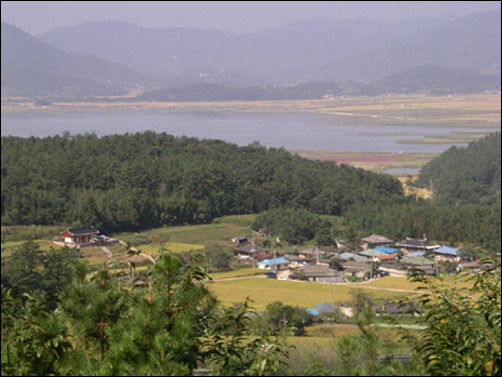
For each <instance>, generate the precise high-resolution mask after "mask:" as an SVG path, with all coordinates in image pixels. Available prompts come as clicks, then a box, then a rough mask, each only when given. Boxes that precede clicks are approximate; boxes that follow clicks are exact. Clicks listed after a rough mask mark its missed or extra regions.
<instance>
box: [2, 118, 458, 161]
mask: <svg viewBox="0 0 502 377" xmlns="http://www.w3.org/2000/svg"><path fill="white" fill-rule="evenodd" d="M1 120H2V127H1V135H2V136H8V135H12V136H19V137H30V136H35V137H46V136H55V135H62V134H63V132H65V131H69V132H70V134H72V135H76V134H84V133H92V132H94V133H96V135H97V136H104V135H110V134H124V133H127V132H128V133H136V132H144V131H147V130H150V131H154V132H157V133H161V132H165V133H167V134H170V135H174V136H189V137H196V138H198V139H220V140H224V141H226V142H229V143H234V144H237V145H239V146H245V145H248V144H250V143H253V142H254V141H258V142H259V143H260V144H261V145H264V146H266V147H276V148H279V147H284V148H285V149H306V150H332V151H367V152H390V153H416V152H427V153H441V152H443V151H445V150H446V149H448V148H449V147H450V146H451V145H453V144H398V143H396V141H399V140H410V139H414V140H416V139H422V138H423V137H424V136H425V135H431V134H441V135H444V134H446V135H447V134H450V133H451V132H452V131H455V130H458V129H455V128H452V127H438V126H434V125H431V124H423V125H368V124H347V122H346V120H345V119H343V118H340V117H337V116H331V115H320V114H306V113H300V114H256V113H253V114H206V113H159V112H137V113H136V112H132V113H126V112H122V113H120V112H118V113H112V114H101V113H99V114H82V115H43V116H31V115H5V116H4V115H2V118H1ZM462 130H467V129H466V128H463V129H462ZM455 145H459V146H465V145H466V144H455Z"/></svg>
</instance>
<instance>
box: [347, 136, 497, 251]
mask: <svg viewBox="0 0 502 377" xmlns="http://www.w3.org/2000/svg"><path fill="white" fill-rule="evenodd" d="M500 141H501V139H500V133H495V134H493V135H489V136H486V137H485V138H483V139H481V140H478V141H475V142H472V143H470V144H469V145H468V146H467V147H463V148H458V147H454V146H453V147H451V148H450V149H448V150H447V151H445V152H443V153H442V154H441V155H439V156H438V157H436V158H435V159H433V160H432V161H430V162H429V163H427V164H426V165H424V166H423V167H422V170H421V172H420V175H419V184H422V185H424V186H426V187H430V186H432V189H433V191H434V196H433V198H432V201H424V200H417V201H416V202H408V203H406V204H405V205H402V204H395V205H390V206H388V205H385V206H381V205H380V204H378V203H370V204H369V205H365V206H353V207H352V208H351V209H350V211H349V212H348V213H347V214H346V219H347V221H348V222H350V223H351V224H352V226H354V227H355V228H356V229H359V230H360V231H362V232H373V233H378V234H385V235H386V236H387V237H390V238H392V239H398V238H404V236H405V235H406V236H410V237H416V238H420V237H421V236H422V235H423V234H426V235H427V238H429V239H431V240H436V241H442V242H445V243H449V244H451V245H463V246H466V247H468V246H474V247H481V248H484V249H485V250H488V251H490V252H492V253H493V254H495V253H499V252H500V247H501V226H502V224H501V197H500V170H501V166H500V163H501V161H500V154H501V152H500V147H501V142H500Z"/></svg>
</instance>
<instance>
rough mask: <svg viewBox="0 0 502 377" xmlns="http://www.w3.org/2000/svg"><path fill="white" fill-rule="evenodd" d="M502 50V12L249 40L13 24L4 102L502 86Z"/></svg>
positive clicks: (305, 29)
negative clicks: (40, 29) (136, 93)
mask: <svg viewBox="0 0 502 377" xmlns="http://www.w3.org/2000/svg"><path fill="white" fill-rule="evenodd" d="M500 46H501V20H500V12H498V11H490V12H484V13H477V14H473V15H470V16H467V17H464V18H461V19H458V20H454V21H445V20H441V19H435V18H416V19H412V20H407V21H404V22H401V23H398V24H385V23H379V22H375V21H371V20H368V19H355V20H350V21H335V20H331V19H328V18H322V19H317V20H310V21H304V22H298V23H294V24H290V25H287V26H284V27H279V28H272V29H267V30H264V31H261V32H256V33H249V34H234V33H230V32H222V31H217V30H199V29H194V28H163V29H152V28H145V27H140V26H136V25H132V24H128V23H124V22H117V21H109V22H98V23H84V24H80V25H77V26H74V27H65V28H56V29H53V30H50V31H49V32H47V33H45V34H42V35H39V36H37V37H36V38H35V37H33V36H31V35H29V34H27V33H25V32H23V31H22V30H20V29H18V28H16V27H14V26H11V25H8V24H4V23H2V95H4V96H5V95H10V96H14V95H25V96H51V95H52V96H76V97H82V96H98V95H114V94H121V93H124V92H126V91H128V90H130V89H143V90H147V92H146V93H145V94H144V95H143V97H142V98H150V99H151V100H156V99H157V98H162V97H164V98H173V100H176V98H202V97H204V98H206V99H207V100H209V99H211V98H213V97H214V99H217V98H220V99H227V98H230V99H237V98H269V97H276V96H277V97H278V98H273V99H285V98H297V97H301V98H304V97H308V98H310V97H311V96H313V95H319V94H321V96H322V95H329V94H332V95H337V94H340V93H348V94H361V95H372V93H373V94H380V93H385V92H403V93H413V92H424V93H434V94H443V93H455V92H478V91H484V90H499V89H500V70H501V64H500V61H501V47H500ZM493 75H494V76H493ZM148 90H155V91H153V92H151V93H150V92H148ZM197 91H199V94H198V95H196V94H197ZM234 96H236V97H235V98H234ZM316 98H319V97H316ZM180 100H181V99H180Z"/></svg>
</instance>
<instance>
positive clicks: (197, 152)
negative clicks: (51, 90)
mask: <svg viewBox="0 0 502 377" xmlns="http://www.w3.org/2000/svg"><path fill="white" fill-rule="evenodd" d="M1 166H2V188H1V195H2V196H1V198H2V207H1V214H2V225H12V224H41V225H49V224H61V225H64V226H91V225H94V226H95V227H98V228H99V229H100V230H101V231H103V232H115V231H126V230H141V229H148V228H152V227H159V226H164V225H174V224H185V223H188V224H195V223H207V222H210V221H212V220H213V219H214V218H215V217H218V216H222V215H228V214H246V213H257V214H259V213H262V212H265V211H270V210H274V209H280V208H283V209H287V208H289V209H292V210H293V209H294V210H296V212H295V211H293V212H291V211H289V212H288V211H286V212H284V211H282V212H269V213H268V214H263V216H261V217H258V220H260V221H262V220H263V221H262V223H261V224H258V223H257V224H256V225H255V226H256V227H257V228H259V227H265V228H269V229H273V230H274V232H277V233H278V234H280V235H282V236H283V237H285V240H287V242H290V243H299V242H300V243H301V242H304V241H305V240H311V239H316V240H317V242H318V243H320V244H323V243H324V244H326V243H327V244H329V231H330V228H331V229H333V228H334V230H335V231H336V232H337V234H336V235H335V236H336V237H338V238H343V237H350V238H354V239H355V238H357V236H361V237H364V235H366V234H369V233H379V234H384V235H386V236H387V237H390V238H392V239H395V240H399V239H403V238H404V237H406V236H409V237H415V238H420V237H422V235H423V234H424V233H425V234H426V235H427V237H428V238H429V239H431V240H436V241H437V242H444V243H448V244H451V245H458V244H462V245H464V246H472V247H481V248H483V249H485V250H487V251H489V252H491V253H496V252H500V245H501V231H500V228H501V221H500V214H501V204H500V133H497V134H494V135H491V136H488V137H486V138H484V139H482V140H480V141H478V142H473V143H471V144H470V145H469V146H468V147H467V148H456V147H452V148H450V149H449V150H447V151H446V152H444V153H443V154H442V155H440V156H439V157H438V158H436V159H435V160H433V161H431V162H430V163H428V164H427V165H426V166H424V168H423V169H422V172H421V174H420V180H419V182H425V183H427V184H429V182H430V181H431V180H432V182H433V184H434V193H435V195H434V199H433V200H432V201H426V200H422V199H418V198H415V197H412V196H411V197H406V196H404V194H403V190H402V187H401V184H400V183H399V182H398V181H397V180H396V179H394V178H392V177H391V176H389V175H384V174H376V173H371V172H368V171H365V170H363V169H358V168H354V167H350V166H347V165H337V164H334V163H332V162H321V161H311V160H307V159H305V158H301V157H299V156H297V155H293V154H291V153H289V152H287V151H285V150H283V149H276V148H265V147H263V146H261V145H259V144H258V143H254V144H250V145H248V146H245V147H239V146H237V145H235V144H229V143H225V142H223V141H218V140H198V139H196V138H188V137H174V136H170V135H167V134H156V133H154V132H150V131H147V132H144V133H136V134H125V135H111V136H104V137H101V138H98V137H97V136H96V135H95V134H86V135H70V134H69V133H65V134H64V135H63V136H54V137H47V138H42V139H40V138H35V137H31V138H26V139H23V138H18V137H2V165H1ZM300 210H304V212H302V211H300ZM323 214H325V215H336V216H343V223H338V224H326V222H322V221H320V220H319V218H318V217H317V215H323ZM277 217H279V220H278V219H277ZM274 219H275V220H274ZM274 222H275V225H274V224H273V223H274ZM300 223H301V224H302V226H301V227H299V224H300ZM340 224H341V225H340ZM310 225H312V226H310ZM299 228H302V229H299ZM349 228H350V229H352V231H351V232H349V233H351V234H347V229H349ZM293 229H294V231H292V230H293Z"/></svg>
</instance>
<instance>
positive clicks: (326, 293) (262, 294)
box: [208, 277, 416, 311]
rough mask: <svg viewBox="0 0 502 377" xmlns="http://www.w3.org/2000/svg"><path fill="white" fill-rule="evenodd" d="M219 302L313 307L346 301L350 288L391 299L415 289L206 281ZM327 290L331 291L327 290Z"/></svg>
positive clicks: (248, 280)
mask: <svg viewBox="0 0 502 377" xmlns="http://www.w3.org/2000/svg"><path fill="white" fill-rule="evenodd" d="M208 287H209V289H210V290H211V291H212V292H214V293H215V295H216V296H217V297H218V299H219V300H220V302H221V304H222V305H223V306H231V305H233V304H234V303H240V302H244V300H245V299H246V297H249V298H251V299H252V300H253V303H252V307H253V308H254V309H255V310H257V311H263V310H264V309H265V307H266V306H267V304H269V303H271V302H274V301H281V302H282V303H283V304H285V305H292V306H300V307H305V308H314V307H315V304H317V303H319V302H329V301H330V298H331V302H342V303H345V304H349V303H350V302H351V300H352V295H351V293H350V292H351V291H354V290H357V289H361V290H362V291H363V292H365V293H367V294H368V295H370V296H371V298H372V299H373V301H375V302H382V301H391V300H398V299H400V298H404V297H409V296H411V295H415V294H416V293H411V292H395V291H391V290H375V289H367V288H365V287H364V286H361V287H359V286H354V285H343V284H332V285H331V287H330V284H320V283H314V282H298V281H282V280H276V279H266V278H260V277H255V278H253V277H250V278H244V279H236V280H226V281H216V282H211V283H208ZM330 290H331V293H330Z"/></svg>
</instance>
